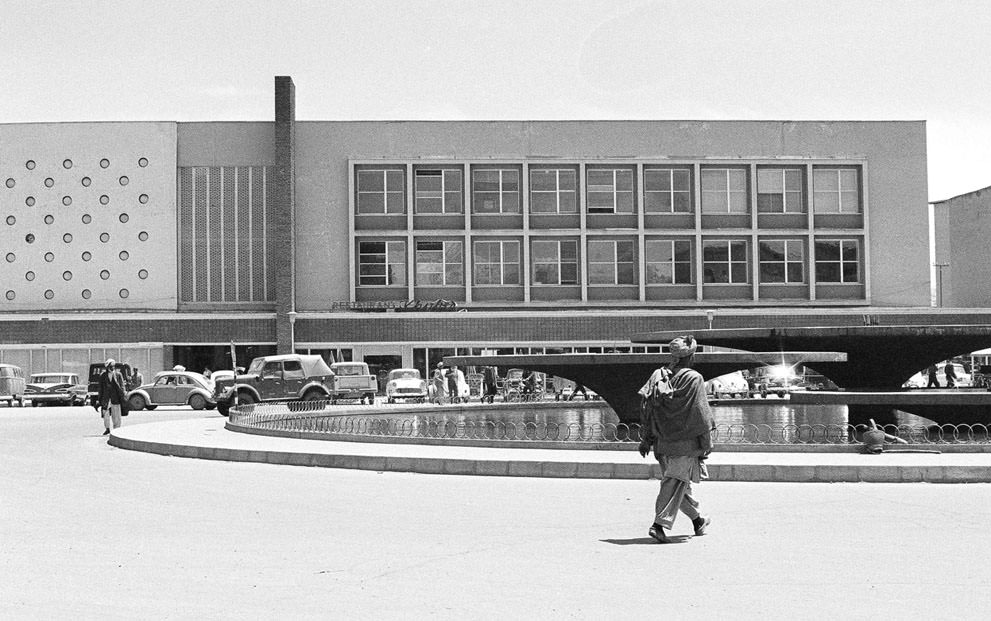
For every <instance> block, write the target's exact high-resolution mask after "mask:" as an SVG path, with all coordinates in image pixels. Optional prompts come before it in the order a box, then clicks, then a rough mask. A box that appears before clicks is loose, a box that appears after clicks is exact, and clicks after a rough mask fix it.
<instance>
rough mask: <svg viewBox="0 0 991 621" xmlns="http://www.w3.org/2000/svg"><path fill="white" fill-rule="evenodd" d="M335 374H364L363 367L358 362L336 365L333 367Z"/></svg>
mask: <svg viewBox="0 0 991 621" xmlns="http://www.w3.org/2000/svg"><path fill="white" fill-rule="evenodd" d="M333 370H334V373H336V374H337V375H364V374H365V367H364V366H362V365H360V364H348V365H343V364H342V365H338V366H334V367H333Z"/></svg>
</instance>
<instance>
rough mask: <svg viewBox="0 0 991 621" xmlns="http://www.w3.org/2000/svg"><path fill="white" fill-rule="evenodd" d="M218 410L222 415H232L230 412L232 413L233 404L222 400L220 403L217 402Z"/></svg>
mask: <svg viewBox="0 0 991 621" xmlns="http://www.w3.org/2000/svg"><path fill="white" fill-rule="evenodd" d="M217 412H219V413H220V415H221V416H228V415H230V413H231V406H230V404H229V403H227V402H226V401H222V402H220V403H218V404H217Z"/></svg>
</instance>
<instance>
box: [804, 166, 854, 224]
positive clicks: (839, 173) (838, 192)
mask: <svg viewBox="0 0 991 621" xmlns="http://www.w3.org/2000/svg"><path fill="white" fill-rule="evenodd" d="M825 173H835V174H836V189H835V190H832V189H817V185H818V184H817V177H819V176H820V175H821V174H825ZM843 173H852V175H853V179H854V183H855V184H856V187H855V188H853V189H851V190H846V189H844V186H843V176H844V175H843ZM861 173H862V170H861V168H860V167H859V166H813V167H812V205H813V210H814V212H815V213H817V214H843V215H851V214H861V213H863V212H864V207H863V194H862V192H863V177H862V174H861ZM851 193H852V194H854V196H856V205H855V206H854V207H853V208H852V209H844V205H845V204H846V203H845V202H844V200H843V195H844V194H851ZM820 195H830V196H835V197H836V209H835V210H834V209H832V208H831V207H827V206H824V205H822V204H821V202H820V200H819V196H820Z"/></svg>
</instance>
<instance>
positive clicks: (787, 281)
mask: <svg viewBox="0 0 991 621" xmlns="http://www.w3.org/2000/svg"><path fill="white" fill-rule="evenodd" d="M765 244H767V245H770V244H783V247H782V249H781V256H782V257H783V259H782V260H780V261H778V260H765V259H764V258H763V257H762V256H761V253H762V251H763V250H764V246H765ZM796 245H797V247H798V249H799V251H800V254H801V257H800V258H799V259H790V258H789V248H792V247H795V246H796ZM794 265H798V266H799V268H800V269H801V279H800V280H793V279H792V278H791V272H790V270H789V269H788V268H789V266H794ZM764 266H781V267H782V268H783V274H784V280H766V279H765V277H764ZM757 279H758V282H759V283H760V284H762V285H804V284H805V283H806V280H807V279H806V277H805V241H804V240H801V239H795V238H789V239H784V238H781V239H759V240H757Z"/></svg>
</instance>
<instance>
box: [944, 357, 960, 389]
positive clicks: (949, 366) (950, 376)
mask: <svg viewBox="0 0 991 621" xmlns="http://www.w3.org/2000/svg"><path fill="white" fill-rule="evenodd" d="M943 374H944V375H946V387H947V388H956V387H957V370H956V369H954V368H953V363H952V362H947V363H946V364H945V365H943Z"/></svg>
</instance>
